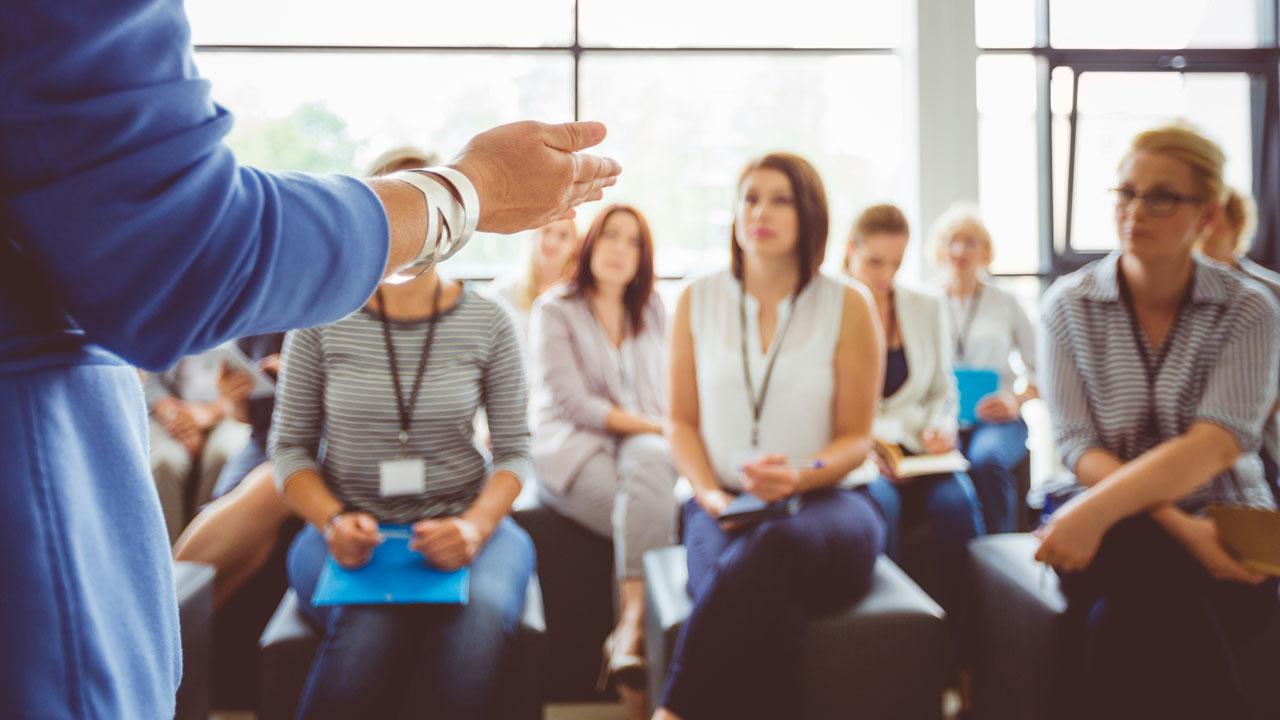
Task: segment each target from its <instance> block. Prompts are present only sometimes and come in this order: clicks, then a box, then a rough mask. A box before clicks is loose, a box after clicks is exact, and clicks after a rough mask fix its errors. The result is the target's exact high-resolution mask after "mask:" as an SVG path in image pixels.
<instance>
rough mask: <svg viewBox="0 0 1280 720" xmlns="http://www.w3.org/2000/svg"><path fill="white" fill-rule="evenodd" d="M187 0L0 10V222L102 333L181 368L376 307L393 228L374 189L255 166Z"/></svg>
mask: <svg viewBox="0 0 1280 720" xmlns="http://www.w3.org/2000/svg"><path fill="white" fill-rule="evenodd" d="M230 127H231V117H230V115H229V114H228V113H227V111H226V110H225V109H223V108H221V107H219V106H218V105H216V104H215V103H213V102H212V100H211V99H210V95H209V85H208V83H207V82H206V81H205V80H203V79H201V78H200V77H199V75H198V73H197V71H196V69H195V65H194V62H193V60H192V55H191V48H190V31H189V28H188V26H187V20H186V16H185V14H184V12H183V8H182V3H181V1H180V0H117V1H116V2H85V1H84V0H66V1H63V2H45V1H44V0H10V1H9V2H5V3H3V4H0V220H2V221H3V227H4V228H5V229H6V231H7V232H9V234H10V235H11V237H12V238H13V239H14V240H15V241H16V242H17V243H18V245H19V246H21V247H22V248H23V250H24V252H25V253H26V254H28V255H30V256H31V257H32V258H33V259H34V261H35V262H36V264H37V265H38V266H39V267H40V269H41V270H42V271H43V272H44V273H45V274H46V276H47V277H48V279H49V283H50V285H51V287H50V288H49V292H50V293H51V294H53V295H54V296H55V297H56V299H57V301H58V302H59V303H60V304H61V305H62V307H63V309H64V310H65V311H66V312H67V313H68V314H69V315H70V316H71V317H72V318H73V319H74V320H75V321H76V323H77V324H79V325H80V326H81V327H82V328H83V329H84V330H85V332H86V333H87V334H88V336H89V338H90V339H91V340H92V341H94V342H96V343H98V344H100V345H102V346H104V347H106V348H107V349H109V350H111V351H113V352H115V353H116V354H118V355H120V356H121V357H123V358H125V359H126V360H128V361H130V362H132V363H134V364H136V365H139V366H141V367H145V368H149V369H163V368H166V367H169V366H170V365H172V364H173V363H174V362H175V361H176V360H177V359H178V358H180V357H182V356H184V355H187V354H191V353H194V352H198V351H200V350H203V349H205V348H208V347H210V346H213V345H216V344H218V343H220V342H223V341H225V340H227V339H230V338H235V337H240V336H244V335H252V334H258V333H265V332H275V331H281V330H285V329H289V328H293V327H304V326H313V325H319V324H323V323H327V322H331V321H333V320H336V319H338V318H340V317H343V316H344V315H347V314H349V313H350V312H352V311H354V310H355V309H356V308H358V307H359V306H360V305H361V304H362V303H363V302H364V301H365V300H366V299H367V298H368V297H369V295H371V294H372V293H373V290H374V288H375V286H376V284H377V282H378V280H379V279H380V277H381V274H382V271H383V268H384V266H385V263H386V258H387V252H388V242H389V229H388V224H387V218H386V215H385V213H384V211H383V209H382V205H381V203H380V202H379V201H378V199H377V197H376V196H375V195H374V193H373V191H372V190H371V189H370V188H369V187H368V186H367V185H365V184H364V183H363V182H361V181H359V180H357V179H355V178H349V177H342V176H312V175H304V174H296V173H278V174H277V173H268V172H263V171H260V170H256V169H253V168H248V167H243V166H240V165H239V164H238V163H237V162H236V159H235V158H234V157H233V155H232V153H231V151H230V150H229V149H228V148H227V147H226V146H225V145H224V144H223V142H222V139H223V137H224V136H225V135H226V133H227V132H228V130H229V129H230Z"/></svg>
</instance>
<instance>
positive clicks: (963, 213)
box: [929, 202, 996, 265]
mask: <svg viewBox="0 0 1280 720" xmlns="http://www.w3.org/2000/svg"><path fill="white" fill-rule="evenodd" d="M961 230H972V231H973V234H974V235H975V236H976V237H977V238H978V242H980V243H982V248H983V250H984V251H985V252H986V253H987V260H986V263H985V264H986V265H990V264H991V263H992V262H993V261H994V260H995V258H996V247H995V244H994V243H993V242H991V231H989V230H987V225H986V223H984V222H982V213H981V212H980V211H979V210H978V206H977V205H974V204H973V203H964V202H958V203H953V204H952V205H951V207H949V208H947V209H946V210H945V211H944V212H943V213H942V214H941V215H939V216H938V219H937V220H935V221H934V222H933V227H932V228H930V229H929V242H930V243H931V244H932V245H933V257H934V260H936V261H937V262H938V263H939V264H944V265H945V264H946V263H945V259H946V253H947V244H948V243H950V242H951V238H953V237H955V236H956V234H957V233H959V232H960V231H961Z"/></svg>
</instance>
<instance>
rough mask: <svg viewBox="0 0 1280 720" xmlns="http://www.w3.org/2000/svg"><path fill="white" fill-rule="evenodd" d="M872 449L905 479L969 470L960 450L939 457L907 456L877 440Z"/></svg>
mask: <svg viewBox="0 0 1280 720" xmlns="http://www.w3.org/2000/svg"><path fill="white" fill-rule="evenodd" d="M872 447H873V450H874V452H875V454H876V456H877V457H879V458H880V461H881V462H883V463H884V464H885V465H888V466H889V467H890V468H891V469H892V470H893V474H894V475H895V476H896V477H899V478H903V479H905V478H913V477H920V476H922V475H942V474H946V473H953V472H963V471H965V470H968V469H969V461H968V460H966V459H965V457H964V455H961V454H960V451H958V450H952V451H951V452H948V453H941V454H939V455H907V454H906V453H904V452H903V451H902V448H900V447H898V446H897V445H895V444H893V443H888V442H885V441H883V440H880V439H876V440H875V441H874V443H873V446H872Z"/></svg>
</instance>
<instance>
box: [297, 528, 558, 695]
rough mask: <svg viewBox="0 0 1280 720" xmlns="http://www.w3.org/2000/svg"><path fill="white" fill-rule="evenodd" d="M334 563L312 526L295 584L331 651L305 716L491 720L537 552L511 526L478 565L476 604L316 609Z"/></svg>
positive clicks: (311, 683) (323, 648) (322, 660)
mask: <svg viewBox="0 0 1280 720" xmlns="http://www.w3.org/2000/svg"><path fill="white" fill-rule="evenodd" d="M328 555H329V550H328V547H327V546H326V544H325V542H324V539H323V538H322V537H321V536H320V533H319V532H317V531H316V529H315V528H313V527H311V526H307V527H306V528H305V529H303V531H302V532H300V533H298V536H297V537H296V538H295V539H294V541H293V545H292V547H290V548H289V583H290V584H291V585H292V586H293V589H294V590H296V591H297V593H298V596H299V598H302V599H303V602H302V608H303V610H304V612H305V613H306V615H307V617H308V618H309V619H310V620H311V621H312V622H313V623H315V625H316V626H317V627H318V628H321V629H323V630H324V641H323V642H322V643H321V644H320V649H319V650H318V651H317V652H316V656H315V659H314V660H313V661H312V663H311V674H310V675H309V676H308V678H307V684H306V687H305V689H304V690H303V693H302V700H301V702H300V703H299V707H298V717H300V718H353V717H370V718H373V717H377V718H382V717H387V718H395V717H406V718H407V717H413V718H448V719H449V720H462V719H467V718H483V717H486V716H487V714H488V713H489V712H490V711H491V708H490V705H491V704H492V701H493V699H494V698H495V696H496V694H497V692H498V691H499V689H498V687H497V680H498V672H499V668H500V666H501V664H502V660H503V655H504V653H505V651H506V648H507V647H508V645H509V644H510V641H511V639H512V638H513V637H514V635H515V632H516V628H517V627H518V624H519V622H520V615H521V613H522V612H523V609H524V598H525V588H526V586H527V585H528V583H529V579H530V577H532V575H533V568H534V554H533V543H532V542H531V541H530V540H529V536H528V535H526V534H525V532H524V530H521V529H520V527H519V526H518V525H516V524H515V522H513V521H512V520H511V519H510V518H504V519H503V520H502V522H501V523H500V524H499V525H498V529H497V530H496V531H495V532H494V534H493V537H491V538H489V542H488V543H487V544H486V545H485V546H484V548H483V549H482V550H481V551H480V553H479V554H478V555H477V556H476V558H475V560H474V561H472V563H471V588H470V602H468V604H467V605H464V606H457V605H348V606H340V607H314V606H312V605H311V603H310V598H311V596H312V595H313V594H314V592H315V587H316V582H317V580H318V579H319V577H320V569H321V567H322V566H323V564H324V562H325V559H326V558H327V557H328Z"/></svg>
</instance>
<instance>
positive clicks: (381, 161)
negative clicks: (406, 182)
mask: <svg viewBox="0 0 1280 720" xmlns="http://www.w3.org/2000/svg"><path fill="white" fill-rule="evenodd" d="M439 164H440V156H439V155H436V154H435V153H433V152H430V151H428V150H423V149H422V148H420V147H417V146H414V145H401V146H400V147H395V148H391V149H390V150H388V151H386V152H384V153H382V154H381V155H379V156H378V157H376V158H374V160H373V162H371V163H369V169H368V171H366V172H365V175H366V176H368V177H377V176H379V175H388V174H390V173H392V172H394V171H396V170H404V169H408V168H425V167H431V166H432V165H439Z"/></svg>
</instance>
